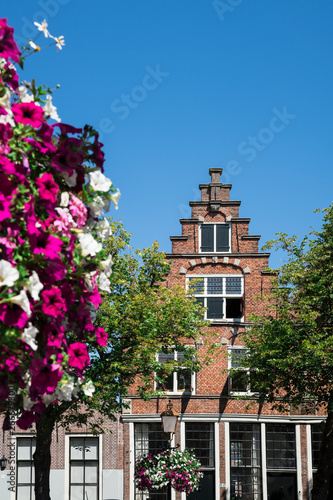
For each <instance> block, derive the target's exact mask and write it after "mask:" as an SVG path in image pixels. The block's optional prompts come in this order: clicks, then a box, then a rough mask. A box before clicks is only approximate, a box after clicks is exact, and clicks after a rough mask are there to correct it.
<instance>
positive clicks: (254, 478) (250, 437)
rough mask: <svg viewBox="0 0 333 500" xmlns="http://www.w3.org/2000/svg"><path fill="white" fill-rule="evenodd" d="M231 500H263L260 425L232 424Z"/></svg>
mask: <svg viewBox="0 0 333 500" xmlns="http://www.w3.org/2000/svg"><path fill="white" fill-rule="evenodd" d="M230 479H231V481H230V483H231V499H232V500H238V499H241V498H242V499H243V498H244V499H245V498H246V499H248V500H261V498H262V487H261V439H260V424H243V423H239V422H237V423H231V424H230Z"/></svg>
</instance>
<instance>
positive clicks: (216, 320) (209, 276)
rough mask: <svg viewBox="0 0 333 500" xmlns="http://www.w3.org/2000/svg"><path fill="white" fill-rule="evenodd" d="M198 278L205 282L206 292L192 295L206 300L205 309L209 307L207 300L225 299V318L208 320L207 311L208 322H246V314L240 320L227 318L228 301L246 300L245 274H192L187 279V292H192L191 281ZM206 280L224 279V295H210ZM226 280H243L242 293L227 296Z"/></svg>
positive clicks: (205, 317) (205, 316)
mask: <svg viewBox="0 0 333 500" xmlns="http://www.w3.org/2000/svg"><path fill="white" fill-rule="evenodd" d="M194 278H198V279H203V280H204V292H203V293H202V294H199V293H194V292H192V294H191V295H193V296H194V297H198V298H200V297H202V298H203V299H204V307H205V308H206V307H207V298H214V297H215V298H217V297H221V298H222V299H223V306H222V307H223V318H207V310H205V315H204V319H205V320H206V321H211V322H212V323H221V322H226V323H243V322H244V314H243V316H241V317H240V318H227V317H226V310H227V299H243V300H244V274H190V275H188V276H187V278H186V288H187V291H190V280H191V279H194ZM206 278H223V293H222V294H208V293H207V283H208V280H207V279H206ZM226 278H241V293H237V294H236V293H235V294H227V293H226V282H227V280H226Z"/></svg>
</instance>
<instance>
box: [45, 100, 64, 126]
mask: <svg viewBox="0 0 333 500" xmlns="http://www.w3.org/2000/svg"><path fill="white" fill-rule="evenodd" d="M46 99H47V101H46V104H45V106H44V107H43V110H44V112H45V113H46V114H47V115H48V116H49V117H50V118H52V120H55V121H56V122H61V119H60V118H59V116H58V113H57V108H56V107H55V106H54V105H53V104H52V96H51V95H47V96H46Z"/></svg>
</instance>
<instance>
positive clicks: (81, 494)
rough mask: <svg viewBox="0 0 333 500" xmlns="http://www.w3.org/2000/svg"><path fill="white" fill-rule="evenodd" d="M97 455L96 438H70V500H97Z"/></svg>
mask: <svg viewBox="0 0 333 500" xmlns="http://www.w3.org/2000/svg"><path fill="white" fill-rule="evenodd" d="M98 455H99V449H98V438H95V437H72V438H70V456H69V492H70V494H69V498H70V500H87V498H89V500H98V476H99V463H98Z"/></svg>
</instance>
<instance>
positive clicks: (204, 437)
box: [122, 168, 323, 500]
mask: <svg viewBox="0 0 333 500" xmlns="http://www.w3.org/2000/svg"><path fill="white" fill-rule="evenodd" d="M209 173H210V175H211V182H210V183H209V184H201V185H199V188H200V190H201V201H193V202H190V207H191V211H192V215H191V218H189V219H181V220H180V223H181V226H182V233H181V235H180V236H171V241H172V253H171V254H168V255H167V259H169V260H170V261H171V263H172V264H171V272H170V275H169V277H168V286H173V285H175V284H181V285H183V286H184V287H189V284H190V283H191V280H194V281H192V293H193V294H194V295H195V296H196V298H197V300H198V301H200V302H201V303H202V304H203V306H204V307H205V308H207V310H206V312H205V317H206V319H207V320H209V321H210V322H211V324H210V326H209V327H208V329H207V331H208V335H209V331H211V332H212V331H215V332H217V333H218V338H219V342H220V343H221V344H222V345H223V350H224V355H220V356H218V357H217V358H216V359H215V361H214V362H213V363H212V364H211V365H209V366H206V367H204V368H203V369H202V370H201V371H200V372H199V373H197V374H194V373H189V372H188V371H186V370H185V369H184V370H180V371H177V372H174V373H173V375H172V376H170V377H168V379H167V381H166V383H165V385H164V388H163V389H164V391H165V394H166V396H167V397H168V398H169V399H170V400H171V402H172V403H173V407H174V409H175V410H176V411H177V412H178V413H179V414H180V418H179V422H180V423H179V424H178V428H177V432H176V435H175V437H174V440H173V445H175V444H176V443H179V444H180V446H181V448H184V447H189V448H193V449H194V450H195V452H196V454H197V456H198V458H200V460H201V463H202V466H203V468H204V478H203V480H202V484H201V489H200V491H199V492H196V493H193V494H192V495H189V498H190V499H191V500H193V499H200V500H201V499H205V500H213V499H216V500H218V499H225V500H236V499H248V500H261V499H262V500H267V499H269V500H273V499H284V500H296V499H297V500H300V499H308V498H309V491H311V484H312V477H313V473H314V472H315V470H316V466H317V460H318V449H319V443H320V435H321V427H320V422H321V421H322V419H323V417H320V416H317V415H316V414H315V413H314V411H312V410H311V408H309V407H302V408H291V410H290V411H289V413H287V414H284V415H281V414H278V413H277V412H274V411H271V410H270V408H269V407H266V406H264V407H261V406H259V405H258V404H256V403H255V404H253V405H252V406H250V407H248V402H249V401H246V400H243V399H242V400H240V399H239V398H237V396H240V395H242V396H247V395H248V397H249V400H250V399H251V400H253V398H254V399H255V389H254V387H251V377H250V374H249V373H248V374H247V375H248V376H245V378H244V377H242V378H239V377H234V379H233V380H232V379H231V377H230V376H229V375H228V369H229V368H230V367H232V366H233V367H238V368H239V367H241V363H242V355H243V354H244V347H243V346H242V344H241V342H240V335H241V333H242V332H243V331H244V329H245V328H247V327H248V326H249V325H250V323H249V320H248V318H249V315H250V314H251V313H254V312H259V310H258V308H259V307H260V305H259V303H258V300H257V299H256V297H258V296H262V294H263V293H265V292H267V291H269V289H270V284H271V277H272V276H271V275H270V273H269V272H268V271H266V269H267V268H268V258H269V254H268V253H263V252H259V250H258V243H259V239H260V236H258V235H251V234H249V223H250V219H248V218H241V217H239V206H240V203H241V202H240V201H233V200H230V190H231V185H229V184H222V183H221V181H220V176H221V173H222V169H218V168H215V169H214V168H212V169H210V171H209ZM206 334H207V332H206ZM196 348H197V351H198V354H200V353H201V350H202V349H204V347H203V345H197V346H196ZM157 355H159V356H160V359H159V360H160V361H161V362H163V361H167V360H168V359H170V358H171V359H172V358H173V359H177V356H178V355H179V354H178V353H177V352H173V351H172V350H170V353H169V354H165V353H160V354H159V353H157ZM129 401H130V408H129V409H127V410H125V413H124V414H123V415H122V421H123V423H124V443H125V450H124V500H146V499H148V498H150V499H154V500H155V499H156V500H157V499H158V500H164V499H172V500H180V499H182V500H185V494H180V493H175V492H174V491H172V492H170V491H168V490H167V489H166V490H165V491H163V492H160V493H154V494H153V495H152V494H150V495H146V494H143V493H140V492H138V491H136V490H135V486H134V481H133V473H134V462H135V457H136V456H139V455H140V454H142V453H146V452H147V451H152V450H157V449H161V448H163V447H165V445H166V442H165V435H164V434H163V432H162V429H161V423H160V413H161V412H162V411H164V410H165V407H166V403H167V400H165V399H163V398H159V397H156V398H153V399H152V400H151V401H150V402H144V401H142V400H140V399H139V398H138V397H137V396H136V395H135V394H134V393H133V395H131V396H130V397H129Z"/></svg>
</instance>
